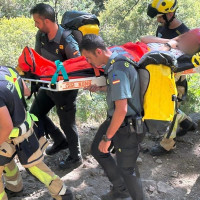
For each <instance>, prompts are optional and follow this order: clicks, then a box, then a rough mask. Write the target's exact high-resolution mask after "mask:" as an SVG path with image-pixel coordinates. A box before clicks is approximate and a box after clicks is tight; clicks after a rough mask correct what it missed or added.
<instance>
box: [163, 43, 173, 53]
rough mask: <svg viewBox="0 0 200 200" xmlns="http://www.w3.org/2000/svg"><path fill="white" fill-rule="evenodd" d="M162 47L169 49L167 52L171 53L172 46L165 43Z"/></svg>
mask: <svg viewBox="0 0 200 200" xmlns="http://www.w3.org/2000/svg"><path fill="white" fill-rule="evenodd" d="M164 45H165V46H166V47H169V51H171V49H172V46H171V45H170V44H169V43H165V44H164Z"/></svg>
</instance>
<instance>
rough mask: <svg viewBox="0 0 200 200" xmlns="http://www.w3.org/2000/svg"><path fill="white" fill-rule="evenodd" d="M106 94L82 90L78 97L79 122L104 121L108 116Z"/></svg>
mask: <svg viewBox="0 0 200 200" xmlns="http://www.w3.org/2000/svg"><path fill="white" fill-rule="evenodd" d="M105 99H106V96H105V94H104V93H90V92H88V91H84V90H80V91H79V95H78V98H77V113H76V114H77V119H78V121H79V122H89V121H95V122H102V121H103V120H104V119H105V118H106V110H107V105H106V100H105Z"/></svg>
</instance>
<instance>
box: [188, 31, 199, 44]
mask: <svg viewBox="0 0 200 200" xmlns="http://www.w3.org/2000/svg"><path fill="white" fill-rule="evenodd" d="M188 33H189V34H192V35H193V36H194V37H195V38H196V39H197V41H198V43H199V44H200V28H195V29H191V30H190V31H189V32H188Z"/></svg>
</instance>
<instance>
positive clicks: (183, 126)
mask: <svg viewBox="0 0 200 200" xmlns="http://www.w3.org/2000/svg"><path fill="white" fill-rule="evenodd" d="M197 127H198V125H197V123H195V122H192V121H190V120H188V119H185V120H183V121H182V122H181V123H180V129H179V130H178V131H177V133H176V135H177V136H178V137H181V136H184V135H186V134H187V132H188V131H195V130H196V129H197Z"/></svg>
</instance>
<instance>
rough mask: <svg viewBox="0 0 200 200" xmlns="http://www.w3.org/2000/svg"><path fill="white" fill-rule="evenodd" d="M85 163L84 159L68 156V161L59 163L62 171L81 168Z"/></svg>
mask: <svg viewBox="0 0 200 200" xmlns="http://www.w3.org/2000/svg"><path fill="white" fill-rule="evenodd" d="M82 163H83V160H82V157H79V158H77V159H74V158H72V157H71V156H68V157H67V159H66V160H62V161H61V162H60V163H59V167H60V169H63V170H64V169H67V170H73V169H75V168H77V167H79V166H80V165H81V164H82Z"/></svg>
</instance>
